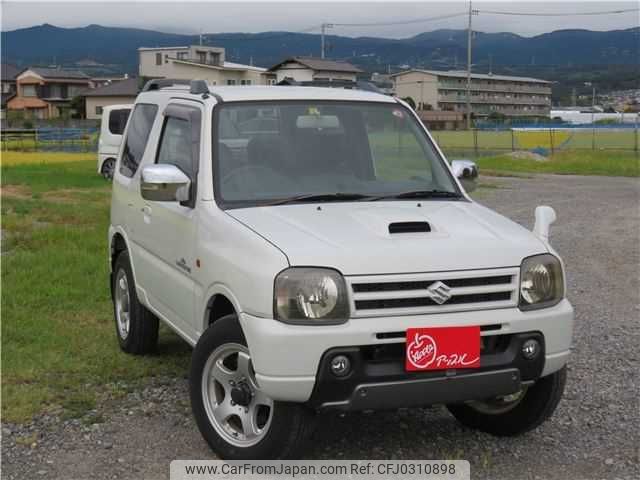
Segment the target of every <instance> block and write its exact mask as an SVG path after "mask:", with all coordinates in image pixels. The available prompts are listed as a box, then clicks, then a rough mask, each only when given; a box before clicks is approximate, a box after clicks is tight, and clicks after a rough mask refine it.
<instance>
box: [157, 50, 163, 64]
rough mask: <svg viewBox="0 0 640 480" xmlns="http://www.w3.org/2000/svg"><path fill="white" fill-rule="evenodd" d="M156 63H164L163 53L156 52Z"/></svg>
mask: <svg viewBox="0 0 640 480" xmlns="http://www.w3.org/2000/svg"><path fill="white" fill-rule="evenodd" d="M156 65H162V54H161V53H156Z"/></svg>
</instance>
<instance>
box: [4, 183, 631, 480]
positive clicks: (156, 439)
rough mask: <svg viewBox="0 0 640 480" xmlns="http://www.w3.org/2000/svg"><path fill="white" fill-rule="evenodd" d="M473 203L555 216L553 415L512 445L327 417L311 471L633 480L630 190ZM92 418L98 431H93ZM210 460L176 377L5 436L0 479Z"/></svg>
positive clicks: (489, 196) (410, 422)
mask: <svg viewBox="0 0 640 480" xmlns="http://www.w3.org/2000/svg"><path fill="white" fill-rule="evenodd" d="M484 181H485V182H487V181H488V182H490V183H491V184H492V185H493V186H494V187H497V188H491V189H486V190H483V191H481V192H480V193H479V196H478V199H479V201H481V202H482V203H484V204H486V205H488V206H490V207H492V208H495V209H496V210H498V211H499V212H501V213H503V214H505V215H507V216H508V217H510V218H512V219H513V220H515V221H517V222H519V223H521V224H522V225H525V226H527V227H531V225H532V223H533V209H534V207H535V206H536V205H538V204H540V203H543V204H548V205H552V206H553V207H554V208H555V209H556V210H557V212H558V218H559V220H558V222H557V224H556V225H555V226H554V228H553V230H552V243H553V244H554V246H555V247H556V249H557V250H558V251H559V252H560V253H561V254H562V255H563V258H564V260H565V262H566V267H567V271H568V274H567V275H568V295H569V298H570V300H571V301H572V302H573V304H574V306H575V308H576V314H577V318H576V328H575V336H574V354H573V357H572V359H571V363H570V367H569V379H568V383H567V388H566V392H565V396H564V399H563V401H562V402H561V403H560V406H559V408H558V410H557V411H556V413H555V415H554V417H553V418H552V419H551V420H550V421H548V422H547V423H546V424H544V425H543V426H542V427H540V428H539V429H538V430H536V431H534V432H531V433H529V434H526V435H524V436H521V437H518V438H508V439H497V438H493V437H491V436H489V435H486V434H482V433H477V432H474V431H470V430H466V429H464V428H462V427H461V426H460V425H458V424H457V423H456V422H455V420H454V419H453V417H451V416H450V415H449V414H448V413H447V412H446V411H445V410H444V409H443V408H432V409H413V410H401V411H398V412H393V413H382V414H354V415H348V416H346V417H339V416H328V417H324V418H323V421H322V422H320V423H319V427H318V429H317V431H316V433H315V435H314V437H313V440H312V442H311V446H310V448H309V451H308V457H309V458H314V459H333V458H339V459H389V458H391V459H401V458H404V459H425V458H465V459H468V460H469V461H470V462H471V472H472V478H474V479H485V478H486V479H502V478H504V479H521V478H522V479H538V478H540V479H563V480H564V479H569V478H571V479H605V478H606V479H616V478H619V479H631V478H633V479H637V478H640V467H639V463H640V461H639V457H640V450H639V448H640V447H639V445H640V438H639V435H640V433H639V432H640V406H639V403H638V402H639V392H640V382H639V379H638V369H639V367H640V361H639V360H640V349H639V348H638V345H639V344H640V325H639V323H638V318H639V316H640V282H639V277H640V275H639V272H640V270H639V265H640V182H639V181H638V180H637V179H625V178H606V177H573V176H562V177H561V176H538V177H535V178H530V179H524V178H518V179H513V178H499V179H485V180H484ZM91 419H101V420H102V421H101V423H92V420H91ZM207 458H213V455H212V454H211V453H210V451H209V450H208V448H207V446H206V444H205V443H204V441H203V440H202V438H201V437H200V434H199V433H198V431H197V429H196V427H195V424H194V422H193V420H192V419H191V415H190V410H189V400H188V395H187V380H186V378H169V379H157V378H156V379H153V380H151V381H150V383H149V384H148V386H147V387H146V388H144V389H140V390H138V391H135V392H134V393H131V394H130V395H129V396H127V397H126V398H124V399H120V400H117V401H107V402H103V403H102V404H100V407H99V409H98V411H97V412H90V414H89V415H88V416H87V417H85V418H83V419H77V420H71V421H61V420H60V419H58V418H55V417H48V416H44V417H40V418H38V419H36V420H35V421H34V423H32V424H30V425H22V426H18V425H8V424H3V428H2V478H6V479H32V478H35V479H37V478H47V479H85V478H91V479H94V480H98V479H112V478H120V479H134V478H135V479H141V478H144V479H160V478H168V471H169V462H170V461H171V460H173V459H207Z"/></svg>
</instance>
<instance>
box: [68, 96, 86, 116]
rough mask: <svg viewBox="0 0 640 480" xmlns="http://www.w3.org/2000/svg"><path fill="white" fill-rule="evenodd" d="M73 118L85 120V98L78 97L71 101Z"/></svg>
mask: <svg viewBox="0 0 640 480" xmlns="http://www.w3.org/2000/svg"><path fill="white" fill-rule="evenodd" d="M70 107H71V112H72V115H71V116H72V117H73V118H84V116H85V98H84V97H81V96H76V97H73V98H72V99H71V103H70Z"/></svg>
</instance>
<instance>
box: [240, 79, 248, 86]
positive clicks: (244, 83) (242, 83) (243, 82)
mask: <svg viewBox="0 0 640 480" xmlns="http://www.w3.org/2000/svg"><path fill="white" fill-rule="evenodd" d="M240 85H251V80H240Z"/></svg>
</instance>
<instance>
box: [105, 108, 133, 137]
mask: <svg viewBox="0 0 640 480" xmlns="http://www.w3.org/2000/svg"><path fill="white" fill-rule="evenodd" d="M130 112H131V110H130V109H128V108H121V109H118V110H111V113H110V114H109V132H110V133H112V134H113V135H122V132H124V127H125V126H126V125H127V118H129V113H130Z"/></svg>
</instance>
